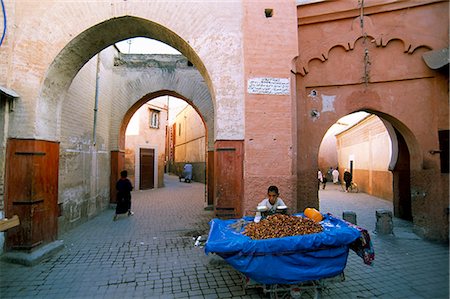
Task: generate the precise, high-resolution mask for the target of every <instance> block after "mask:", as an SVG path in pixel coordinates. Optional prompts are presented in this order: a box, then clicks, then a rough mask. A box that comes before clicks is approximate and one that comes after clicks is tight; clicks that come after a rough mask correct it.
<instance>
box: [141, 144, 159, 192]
mask: <svg viewBox="0 0 450 299" xmlns="http://www.w3.org/2000/svg"><path fill="white" fill-rule="evenodd" d="M139 160H140V166H139V169H140V171H139V174H140V176H139V177H140V178H139V189H140V190H145V189H153V188H154V187H155V184H154V181H155V175H154V173H155V150H154V149H152V148H141V149H140V159H139Z"/></svg>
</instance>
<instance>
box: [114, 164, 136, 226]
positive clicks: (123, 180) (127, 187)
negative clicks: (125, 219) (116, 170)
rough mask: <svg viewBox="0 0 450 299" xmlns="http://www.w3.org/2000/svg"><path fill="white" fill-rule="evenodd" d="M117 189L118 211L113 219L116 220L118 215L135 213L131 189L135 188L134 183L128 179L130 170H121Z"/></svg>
mask: <svg viewBox="0 0 450 299" xmlns="http://www.w3.org/2000/svg"><path fill="white" fill-rule="evenodd" d="M116 190H117V205H116V213H115V214H114V218H113V220H114V221H116V220H117V217H118V215H120V214H125V213H127V214H128V216H132V215H134V213H133V212H132V211H131V190H133V185H132V184H131V182H130V180H129V179H128V172H127V171H126V170H122V171H121V172H120V179H119V180H118V181H117V183H116Z"/></svg>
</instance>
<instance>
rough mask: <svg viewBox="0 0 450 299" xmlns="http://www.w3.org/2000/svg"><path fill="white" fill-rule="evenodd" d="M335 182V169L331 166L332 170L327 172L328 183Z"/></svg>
mask: <svg viewBox="0 0 450 299" xmlns="http://www.w3.org/2000/svg"><path fill="white" fill-rule="evenodd" d="M332 180H333V167H331V166H330V168H329V169H328V171H327V182H331V181H332Z"/></svg>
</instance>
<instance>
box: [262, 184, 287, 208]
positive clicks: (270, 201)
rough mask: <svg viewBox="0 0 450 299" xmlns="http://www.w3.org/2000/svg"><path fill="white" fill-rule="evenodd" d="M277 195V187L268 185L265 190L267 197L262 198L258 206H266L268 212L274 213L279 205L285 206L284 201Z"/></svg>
mask: <svg viewBox="0 0 450 299" xmlns="http://www.w3.org/2000/svg"><path fill="white" fill-rule="evenodd" d="M278 195H279V193H278V187H277V186H270V187H269V189H268V190H267V198H265V199H263V201H261V202H260V203H259V204H258V207H261V206H263V207H264V206H266V207H267V212H268V213H269V214H273V213H275V212H276V211H277V208H278V207H279V206H286V204H285V203H284V201H283V200H282V199H281V198H279V197H278Z"/></svg>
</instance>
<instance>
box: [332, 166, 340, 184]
mask: <svg viewBox="0 0 450 299" xmlns="http://www.w3.org/2000/svg"><path fill="white" fill-rule="evenodd" d="M332 175H333V184H338V183H339V169H338V167H336V169H335V170H333V172H332Z"/></svg>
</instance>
